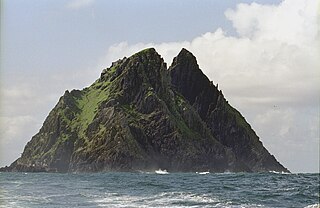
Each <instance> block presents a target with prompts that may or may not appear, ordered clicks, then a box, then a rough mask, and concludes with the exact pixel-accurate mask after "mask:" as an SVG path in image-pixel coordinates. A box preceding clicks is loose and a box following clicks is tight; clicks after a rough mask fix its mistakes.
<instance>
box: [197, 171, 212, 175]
mask: <svg viewBox="0 0 320 208" xmlns="http://www.w3.org/2000/svg"><path fill="white" fill-rule="evenodd" d="M197 173H198V174H199V175H207V174H209V173H210V172H209V171H206V172H197Z"/></svg>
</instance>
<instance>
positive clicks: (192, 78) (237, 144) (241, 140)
mask: <svg viewBox="0 0 320 208" xmlns="http://www.w3.org/2000/svg"><path fill="white" fill-rule="evenodd" d="M169 71H170V76H171V80H172V85H173V87H174V89H176V90H177V91H178V92H179V93H181V94H182V95H183V96H184V97H185V98H186V99H187V100H188V102H189V104H190V105H192V106H193V107H194V109H195V110H196V111H197V112H198V113H199V115H200V117H201V119H202V120H203V121H204V122H205V123H206V125H207V127H208V128H209V129H210V130H211V133H212V135H213V136H214V137H215V138H216V139H217V140H218V141H219V142H220V143H221V144H223V145H224V146H226V147H228V148H231V149H232V152H233V153H234V154H235V156H236V163H237V164H238V165H240V166H241V167H243V168H245V169H246V170H247V171H268V170H275V171H287V169H285V168H284V167H283V166H282V165H281V164H280V163H279V162H278V161H277V160H276V159H275V157H274V156H273V155H271V154H270V153H269V152H268V151H267V150H266V149H265V148H264V147H263V145H262V143H261V141H260V140H259V138H258V136H257V135H256V133H255V132H254V130H253V129H252V128H251V126H250V125H249V124H248V123H247V122H246V120H245V118H244V117H243V116H242V115H241V114H240V113H239V112H238V111H237V110H236V109H234V108H233V107H232V106H231V105H230V104H229V103H228V101H226V99H225V98H224V96H223V94H222V92H221V91H220V90H218V87H217V86H215V85H213V83H212V82H210V81H209V79H208V78H207V77H206V76H205V75H204V74H203V73H202V71H201V70H200V68H199V66H198V64H197V61H196V58H195V57H194V56H193V55H192V54H191V53H190V52H189V51H187V50H185V49H182V50H181V52H180V53H179V55H178V56H177V57H176V58H174V60H173V64H172V66H171V67H170V68H169Z"/></svg>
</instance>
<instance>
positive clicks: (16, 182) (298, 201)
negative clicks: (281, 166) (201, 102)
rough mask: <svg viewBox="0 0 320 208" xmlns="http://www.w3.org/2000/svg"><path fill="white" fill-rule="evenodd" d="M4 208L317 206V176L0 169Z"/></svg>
mask: <svg viewBox="0 0 320 208" xmlns="http://www.w3.org/2000/svg"><path fill="white" fill-rule="evenodd" d="M0 207H1V208H10V207H32V208H33V207H39V208H40V207H41V208H53V207H68V208H69V207H232V208H235V207H299V208H300V207H308V208H311V207H315V208H318V207H319V174H281V173H220V174H218V173H168V174H167V173H166V172H165V171H157V172H149V173H148V172H145V173H144V172H141V173H122V172H113V173H92V174H88V173H85V174H84V173H74V174H73V173H68V174H61V173H0Z"/></svg>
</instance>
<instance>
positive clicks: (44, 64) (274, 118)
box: [0, 0, 320, 172]
mask: <svg viewBox="0 0 320 208" xmlns="http://www.w3.org/2000/svg"><path fill="white" fill-rule="evenodd" d="M319 11H320V4H319V3H318V1H317V0H284V1H280V0H265V1H262V0H260V1H257V0H256V1H254V2H253V1H251V0H246V1H239V0H226V1H225V0H223V1H221V0H201V1H197V0H194V1H190V0H183V1H182V0H181V1H172V0H153V1H149V0H140V1H129V0H116V1H102V0H100V1H98V0H71V1H67V0H58V1H57V0H50V1H49V0H44V1H36V0H33V1H31V0H30V1H25V0H2V1H1V71H0V77H1V78H0V79H1V80H0V81H1V82H0V84H1V88H0V121H1V123H0V124H1V126H0V128H1V129H0V148H1V152H0V153H1V155H0V166H3V165H9V164H10V163H12V162H13V161H14V160H15V159H17V158H18V157H19V156H20V154H21V153H22V151H23V148H24V146H25V145H26V143H27V142H28V141H29V140H30V139H31V137H32V136H33V135H34V134H36V133H37V132H38V131H39V129H40V127H41V126H42V123H43V121H44V119H45V118H46V116H47V115H48V113H49V111H50V110H51V109H52V108H53V107H54V105H55V104H56V103H57V101H58V99H59V97H60V96H61V95H63V93H64V91H65V90H66V89H68V90H72V89H82V88H84V87H86V86H88V85H90V84H91V83H93V82H94V81H95V79H97V78H98V77H99V75H100V73H101V71H102V69H103V68H106V67H108V66H110V65H111V62H112V61H115V60H117V59H119V58H122V57H123V56H129V55H131V54H133V53H135V52H137V51H139V50H141V49H143V48H145V47H155V48H156V50H157V51H158V52H159V53H160V54H161V55H162V56H163V57H164V59H165V61H166V62H167V63H168V64H171V61H172V58H173V57H174V56H176V55H177V54H178V52H179V51H180V50H181V48H182V47H185V48H187V49H188V50H190V51H191V52H192V53H193V54H194V55H195V56H196V57H197V59H198V62H199V65H200V68H201V69H202V70H203V71H204V73H205V74H206V75H207V76H208V77H209V78H210V79H211V80H212V81H213V82H214V83H218V84H219V88H220V89H222V91H223V93H224V94H225V97H226V98H227V100H229V103H230V104H231V105H233V106H234V107H235V108H237V109H238V110H239V111H240V112H241V113H242V115H243V116H244V117H245V118H246V119H247V121H248V122H249V123H250V124H251V126H252V127H253V129H254V130H255V131H256V133H257V134H258V136H259V137H260V139H261V141H262V142H263V144H264V145H265V147H266V148H267V149H268V150H269V151H270V152H271V154H274V155H275V156H276V158H277V159H278V160H279V161H280V162H281V163H282V164H283V165H284V166H286V167H287V168H289V170H291V171H293V172H319V125H320V124H319V116H320V115H319V106H320V97H319V95H320V51H319V50H320V49H319V48H320V47H319V46H320V44H319V43H320V42H319V40H320V38H319V17H320V16H319V15H320V12H319Z"/></svg>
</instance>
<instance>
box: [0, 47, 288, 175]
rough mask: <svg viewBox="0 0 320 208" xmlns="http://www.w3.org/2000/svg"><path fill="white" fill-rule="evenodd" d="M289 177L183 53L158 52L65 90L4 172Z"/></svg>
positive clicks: (120, 64) (191, 58) (125, 61)
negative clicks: (168, 60) (167, 59)
mask: <svg viewBox="0 0 320 208" xmlns="http://www.w3.org/2000/svg"><path fill="white" fill-rule="evenodd" d="M159 168H161V169H167V170H168V171H212V172H223V171H270V170H275V171H287V170H286V169H285V168H284V167H283V166H281V164H279V163H278V162H277V161H276V160H275V158H274V157H273V156H271V155H270V154H269V153H268V151H267V150H266V149H265V148H264V147H263V145H262V143H261V142H260V141H259V138H258V137H257V136H256V135H255V133H254V132H253V130H252V129H251V128H250V126H249V125H248V124H247V123H246V121H245V120H244V118H243V117H242V116H241V115H240V113H239V112H238V111H236V110H235V109H233V108H232V107H231V106H230V105H229V104H228V103H227V101H226V100H225V98H224V97H223V95H222V92H221V91H219V90H218V89H217V87H215V86H214V85H213V84H212V82H210V81H209V80H208V78H207V77H206V76H205V75H204V74H203V73H202V72H201V70H200V69H199V67H198V65H197V62H196V59H195V57H194V56H193V55H192V54H191V53H190V52H188V51H187V50H185V49H183V50H182V51H181V52H180V54H179V55H178V56H177V57H176V58H175V59H174V62H173V65H172V66H171V67H170V68H169V70H168V69H167V67H166V64H165V63H164V61H163V59H162V58H161V56H160V55H159V54H158V53H157V52H156V51H155V50H154V49H153V48H149V49H145V50H143V51H140V52H138V53H136V54H134V55H132V56H131V57H129V58H123V59H121V60H118V61H116V62H114V63H112V65H111V67H109V68H107V69H105V70H103V72H102V73H101V76H100V78H99V79H98V80H97V81H96V82H94V83H93V84H92V85H91V86H90V87H88V88H85V89H83V90H72V91H71V92H69V91H66V92H65V94H64V95H63V96H62V97H61V98H60V99H59V102H58V103H57V105H56V106H55V107H54V108H53V110H52V111H51V112H50V113H49V115H48V117H47V118H46V120H45V121H44V124H43V126H42V127H41V129H40V131H39V132H38V133H37V134H36V135H35V136H33V137H32V139H31V141H29V142H28V143H27V145H26V147H25V149H24V151H23V153H22V155H21V157H20V158H18V159H17V160H16V161H15V162H13V163H12V164H11V165H10V166H9V167H5V168H1V169H0V170H1V171H50V172H95V171H136V170H149V171H150V170H156V169H159Z"/></svg>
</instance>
